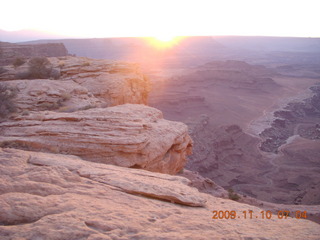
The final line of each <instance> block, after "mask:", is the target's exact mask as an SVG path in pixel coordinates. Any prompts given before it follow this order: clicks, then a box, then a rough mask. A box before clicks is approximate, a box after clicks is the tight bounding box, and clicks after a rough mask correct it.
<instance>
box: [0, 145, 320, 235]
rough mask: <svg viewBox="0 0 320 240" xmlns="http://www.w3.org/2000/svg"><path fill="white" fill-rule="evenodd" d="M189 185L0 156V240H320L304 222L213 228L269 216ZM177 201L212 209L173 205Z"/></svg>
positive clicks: (42, 158) (21, 154)
mask: <svg viewBox="0 0 320 240" xmlns="http://www.w3.org/2000/svg"><path fill="white" fill-rule="evenodd" d="M187 184H188V180H187V179H185V178H183V177H176V176H170V175H166V174H159V173H152V172H147V171H143V170H140V169H127V168H121V167H116V166H108V165H105V164H98V163H91V162H88V161H83V160H81V159H80V158H79V157H75V156H66V155H59V154H48V153H36V152H27V151H22V150H16V149H1V148H0V239H3V240H9V239H10V240H11V239H50V240H58V239H59V240H78V239H90V240H93V239H95V240H98V239H100V240H111V239H121V240H127V239H128V240H129V239H130V240H134V239H139V240H140V239H141V240H147V239H148V240H149V239H168V240H169V239H170V240H171V239H176V240H180V239H181V240H182V239H183V240H184V239H199V240H201V239H202V240H204V239H205V240H207V239H208V240H211V239H274V240H276V239H279V240H280V239H281V240H283V239H290V240H291V239H319V235H320V228H319V225H318V224H316V223H313V222H310V221H306V220H302V219H292V218H288V219H278V218H277V217H273V218H272V219H261V218H260V219H255V218H253V219H216V220H213V219H212V215H213V214H212V211H214V210H221V211H230V210H234V211H236V212H237V213H239V214H240V213H241V212H242V211H248V210H252V211H253V212H254V213H259V212H260V211H261V209H259V208H257V207H253V206H249V205H245V204H240V203H237V202H234V201H231V200H227V199H220V198H216V197H213V196H210V195H207V194H203V193H199V192H198V191H197V190H195V189H193V188H191V187H188V186H187ZM132 191H133V193H134V194H132V193H130V194H128V192H132ZM137 191H138V192H140V194H139V195H137V193H136V192H137ZM144 193H146V194H144ZM150 193H152V195H154V194H155V195H156V196H159V198H160V199H161V200H166V201H159V200H157V199H154V198H153V197H152V198H150ZM163 196H167V198H166V199H165V198H162V197H163ZM176 199H180V201H183V202H189V203H197V202H198V203H201V204H202V205H203V203H204V201H205V200H206V201H207V202H206V204H205V205H203V207H188V206H184V205H181V204H173V203H171V202H168V201H171V200H173V202H175V200H176Z"/></svg>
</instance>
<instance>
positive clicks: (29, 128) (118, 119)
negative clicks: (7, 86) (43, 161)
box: [0, 104, 192, 174]
mask: <svg viewBox="0 0 320 240" xmlns="http://www.w3.org/2000/svg"><path fill="white" fill-rule="evenodd" d="M0 131H1V136H0V144H1V145H2V146H5V147H13V148H21V149H28V150H33V151H44V152H53V153H63V154H72V155H77V156H80V157H82V158H83V159H85V160H88V161H93V162H100V163H107V164H114V165H118V166H123V167H133V168H141V169H146V170H150V171H155V172H163V173H170V174H175V173H177V172H179V171H180V170H181V169H182V168H183V167H184V165H185V162H186V156H187V155H188V154H190V153H191V148H192V140H191V138H190V136H189V135H188V128H187V126H186V125H185V124H183V123H180V122H173V121H168V120H165V119H163V116H162V113H161V111H159V110H157V109H155V108H151V107H148V106H145V105H142V104H140V105H138V104H124V105H120V106H116V107H110V108H94V109H89V110H83V111H77V112H73V113H56V112H49V111H42V112H34V113H30V114H29V115H28V116H20V117H16V118H15V119H12V120H11V121H8V122H3V123H0Z"/></svg>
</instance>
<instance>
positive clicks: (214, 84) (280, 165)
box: [149, 61, 320, 205]
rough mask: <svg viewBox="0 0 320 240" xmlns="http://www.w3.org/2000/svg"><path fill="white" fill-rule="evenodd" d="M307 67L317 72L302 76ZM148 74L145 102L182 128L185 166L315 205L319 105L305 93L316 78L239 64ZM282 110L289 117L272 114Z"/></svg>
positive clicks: (319, 186) (319, 200)
mask: <svg viewBox="0 0 320 240" xmlns="http://www.w3.org/2000/svg"><path fill="white" fill-rule="evenodd" d="M310 72H311V73H313V74H315V75H316V74H318V72H317V70H316V69H313V70H310V71H309V72H308V74H307V73H304V74H305V75H310ZM151 74H153V75H152V76H153V77H151V79H154V81H153V85H152V88H153V89H154V90H153V91H151V94H150V99H149V103H150V105H151V106H154V107H157V108H158V109H160V110H162V111H163V112H164V116H165V117H166V118H168V119H170V120H178V121H182V122H184V123H186V124H187V125H188V126H189V128H190V132H191V136H192V138H193V140H194V148H193V149H194V150H193V155H192V156H191V160H190V161H189V162H188V164H187V169H190V170H194V171H198V172H199V173H200V174H201V175H203V176H204V177H208V178H210V179H212V180H213V181H215V182H216V183H217V184H219V185H221V186H223V187H224V188H226V189H228V188H232V189H234V190H235V191H237V192H238V193H241V194H243V195H248V196H251V197H255V198H257V199H260V200H263V201H268V202H273V203H284V204H307V205H313V204H320V195H319V193H320V178H319V173H320V162H319V156H320V141H319V129H318V128H317V127H318V125H317V124H319V122H320V119H319V110H320V109H319V101H318V99H317V98H315V97H314V99H313V100H312V97H313V96H315V95H316V93H315V92H314V91H311V90H310V88H311V87H315V86H317V84H319V83H320V78H319V76H318V77H313V78H311V77H301V76H300V75H301V73H300V74H299V76H298V74H297V76H288V75H289V73H288V72H283V71H282V72H281V73H279V71H278V68H277V67H274V66H273V67H272V68H271V67H268V68H267V67H264V66H260V65H251V64H247V63H245V62H242V61H214V62H210V63H207V64H204V65H201V66H198V67H193V68H188V69H185V70H182V69H178V70H177V69H173V70H172V71H171V72H170V71H168V70H167V71H166V72H165V73H162V72H161V70H159V71H158V72H156V71H155V72H153V73H151ZM290 74H291V75H292V74H294V73H293V72H290ZM305 99H308V100H305ZM312 102H314V104H313V105H314V106H313V105H312V104H311V103H312ZM288 104H289V105H291V107H290V106H289V109H288ZM301 104H302V106H300V105H301ZM297 106H300V108H297ZM283 111H285V113H290V114H291V115H290V116H291V118H289V117H288V118H287V119H286V118H283V117H282V116H280V117H282V118H280V117H279V116H277V114H275V112H277V113H278V112H280V113H281V112H283ZM309 113H310V114H311V115H312V114H313V115H312V117H310V116H311V115H310V114H309ZM278 115H279V114H278ZM309 115H310V116H309ZM308 116H309V117H308ZM278 122H282V125H283V126H278V125H279V124H278ZM277 124H278V125H277ZM266 130H267V132H264V131H266ZM307 131H309V132H310V131H311V132H310V133H309V135H312V136H313V137H310V136H309V137H306V132H307ZM262 133H263V134H262ZM268 141H270V144H269V143H268Z"/></svg>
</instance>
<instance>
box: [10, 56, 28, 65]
mask: <svg viewBox="0 0 320 240" xmlns="http://www.w3.org/2000/svg"><path fill="white" fill-rule="evenodd" d="M25 62H26V61H25V60H24V59H23V58H16V59H14V60H13V62H12V64H13V66H14V67H19V66H21V65H23V64H24V63H25Z"/></svg>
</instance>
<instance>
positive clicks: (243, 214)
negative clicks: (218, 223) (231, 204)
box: [212, 210, 307, 219]
mask: <svg viewBox="0 0 320 240" xmlns="http://www.w3.org/2000/svg"><path fill="white" fill-rule="evenodd" d="M212 213H213V216H212V219H272V218H276V219H287V218H288V217H291V218H297V219H307V211H288V210H279V211H276V212H274V213H272V211H269V210H268V211H265V210H262V211H260V212H254V211H252V210H245V211H234V210H231V211H229V210H215V211H212Z"/></svg>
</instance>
